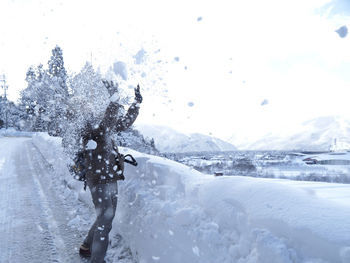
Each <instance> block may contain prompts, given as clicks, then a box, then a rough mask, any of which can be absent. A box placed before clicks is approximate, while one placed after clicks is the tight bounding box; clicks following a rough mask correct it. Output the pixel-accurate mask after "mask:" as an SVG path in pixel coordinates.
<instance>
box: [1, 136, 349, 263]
mask: <svg viewBox="0 0 350 263" xmlns="http://www.w3.org/2000/svg"><path fill="white" fill-rule="evenodd" d="M9 140H11V141H9ZM18 140H21V139H18V138H11V139H9V138H0V143H7V145H10V147H12V148H17V149H19V150H20V149H21V147H23V146H22V143H21V142H20V141H18ZM27 140H29V141H28V143H32V142H33V144H34V145H35V146H34V148H35V149H36V150H39V151H40V153H41V156H42V157H43V159H46V160H47V161H48V163H47V167H51V168H48V170H45V171H46V172H42V174H40V171H39V170H37V172H38V173H39V174H38V178H47V179H48V181H49V182H50V184H48V185H50V186H51V187H50V188H51V189H53V190H54V192H55V193H56V194H58V196H59V197H60V200H61V202H62V203H64V208H65V209H66V211H65V212H66V213H67V215H68V216H67V217H68V219H67V220H68V223H67V224H68V226H69V227H70V228H71V229H73V230H74V231H77V232H78V233H81V235H82V236H83V235H84V234H85V231H86V230H87V229H88V227H89V224H90V223H91V222H92V220H93V219H94V218H93V217H94V215H93V209H92V203H91V201H90V196H89V193H88V191H86V192H85V191H84V190H83V189H82V184H81V183H80V182H78V181H75V180H74V179H72V178H71V176H70V175H69V174H68V171H67V168H66V167H65V163H66V161H67V160H66V159H65V157H64V155H63V154H62V149H61V147H60V140H59V139H58V138H52V137H49V136H48V135H46V134H37V135H35V136H33V139H32V140H31V139H27ZM33 151H34V150H33ZM122 151H124V152H128V153H132V154H133V155H134V157H136V159H137V161H138V163H139V165H138V166H137V167H132V166H127V167H126V172H125V175H126V180H125V181H122V182H120V183H119V201H118V208H117V216H116V218H115V220H114V225H113V229H112V233H111V236H112V242H111V247H110V249H109V252H108V258H107V259H108V262H125V263H131V262H140V263H146V262H166V263H172V262H174V263H175V262H176V263H178V262H189V263H192V262H200V263H213V262H218V263H225V262H239V263H253V262H254V263H274V262H275V263H289V262H298V263H299V262H301V263H325V262H329V263H337V262H339V263H345V262H350V221H349V220H348V219H349V218H350V185H345V184H331V183H320V182H318V183H315V182H299V181H289V180H280V179H262V178H251V177H241V176H230V177H228V176H227V177H226V176H223V177H214V176H211V175H205V174H202V173H199V172H197V171H195V170H193V169H191V168H189V167H187V166H184V165H182V164H179V163H176V162H173V161H170V160H168V159H165V158H161V157H155V156H151V155H146V154H141V153H138V152H135V151H132V150H129V149H126V148H124V149H122ZM33 154H34V152H33ZM6 158H7V159H6ZM9 158H10V156H8V157H7V156H2V159H3V160H4V162H11V159H9ZM43 162H44V161H43ZM10 167H11V165H10V166H2V167H1V169H2V173H0V176H1V177H2V178H1V179H0V180H1V181H2V184H3V182H6V180H9V179H8V176H6V177H4V176H3V174H4V171H5V172H6V173H7V174H11V169H9V168H10ZM12 167H13V166H12ZM49 170H50V172H48V171H49ZM48 185H43V187H44V188H45V187H49V186H48ZM2 191H8V190H7V188H2ZM2 202H3V201H2V200H0V203H2ZM5 208H6V206H5ZM5 211H6V210H5ZM5 213H6V212H5ZM2 220H5V219H4V217H2ZM58 222H61V221H58ZM1 226H2V225H1ZM72 233H74V232H73V231H72ZM78 245H79V244H77V246H78ZM1 251H2V250H0V255H1V254H2V253H3V252H1ZM14 252H15V251H14ZM0 258H1V257H0ZM28 262H35V261H28Z"/></svg>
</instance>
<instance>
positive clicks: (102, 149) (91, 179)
mask: <svg viewBox="0 0 350 263" xmlns="http://www.w3.org/2000/svg"><path fill="white" fill-rule="evenodd" d="M104 84H105V86H106V87H107V89H108V91H109V93H110V95H111V98H110V103H109V105H108V107H107V109H106V111H105V114H104V117H103V119H102V121H101V122H100V123H99V124H98V125H95V126H93V125H92V124H90V123H88V124H87V125H86V127H85V128H84V130H83V131H82V134H81V138H82V144H83V148H84V151H83V152H84V161H83V162H84V166H85V167H87V173H86V183H87V186H88V187H89V189H90V192H91V196H92V201H93V203H94V205H95V209H96V214H97V217H96V220H95V222H94V224H93V225H92V226H91V228H90V230H89V232H88V234H87V236H86V238H85V240H84V242H83V244H82V245H81V246H80V254H81V255H82V256H85V257H89V256H91V262H92V263H102V262H105V261H104V257H105V255H106V251H107V247H108V240H109V237H108V236H109V232H110V231H111V229H112V221H113V218H114V216H115V212H116V207H117V199H118V184H117V181H118V180H122V179H123V175H122V174H118V172H117V171H118V167H117V165H116V161H115V158H116V157H117V154H118V148H117V147H116V145H114V143H113V141H112V134H114V133H117V132H120V131H124V130H126V129H127V128H129V127H130V126H131V125H132V124H133V123H134V121H135V120H136V118H137V116H138V114H139V108H140V104H141V102H142V96H141V93H140V87H139V85H138V86H137V88H135V100H134V102H133V103H132V104H131V106H130V107H129V109H128V111H127V113H126V114H125V115H124V116H122V117H118V112H119V110H121V107H122V106H121V105H120V104H119V103H118V101H119V97H118V94H119V93H118V89H117V85H115V84H114V83H113V82H107V81H104Z"/></svg>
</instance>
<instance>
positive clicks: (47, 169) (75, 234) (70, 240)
mask: <svg viewBox="0 0 350 263" xmlns="http://www.w3.org/2000/svg"><path fill="white" fill-rule="evenodd" d="M27 147H28V148H29V149H30V151H31V162H32V166H34V167H35V169H36V171H37V172H38V176H36V179H37V182H38V183H39V184H40V186H41V193H42V194H43V198H44V199H45V202H44V203H45V204H47V208H48V210H47V211H49V213H48V219H49V221H50V229H51V233H52V234H53V236H54V241H55V247H56V250H57V253H58V255H59V262H64V263H65V262H86V260H85V259H82V258H81V257H80V256H79V254H78V246H79V245H80V243H81V242H82V240H83V236H82V234H81V233H80V232H79V231H77V230H73V229H72V228H70V227H69V226H68V223H69V218H70V215H69V214H68V211H69V209H68V207H66V204H64V203H63V202H62V200H60V199H59V198H58V196H57V193H56V192H55V189H53V185H52V181H51V180H52V179H51V178H49V177H50V176H51V177H54V176H57V175H56V174H55V173H54V171H53V167H52V165H51V164H49V163H48V162H47V160H46V159H45V157H44V156H43V154H42V153H41V152H40V151H39V149H38V148H37V147H36V146H35V145H33V143H31V144H30V145H29V144H28V146H27ZM28 152H29V151H28Z"/></svg>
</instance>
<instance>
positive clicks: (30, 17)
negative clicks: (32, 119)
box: [0, 0, 350, 140]
mask: <svg viewBox="0 0 350 263" xmlns="http://www.w3.org/2000/svg"><path fill="white" fill-rule="evenodd" d="M0 10H1V16H0V34H1V39H0V73H4V74H6V76H7V78H8V84H9V85H10V87H9V94H10V96H9V97H10V99H12V100H15V99H17V98H18V96H19V91H20V90H21V89H23V88H25V84H26V83H25V81H24V78H25V73H26V71H27V69H28V68H29V66H31V65H33V66H37V65H38V64H39V63H42V64H44V65H46V63H47V61H48V59H49V58H50V55H51V49H52V48H54V46H55V45H59V46H60V47H61V48H62V49H63V54H64V59H65V66H66V68H67V69H68V70H69V71H70V72H71V73H73V72H78V71H79V70H80V69H81V67H82V66H83V65H84V64H85V62H86V61H92V64H93V66H94V67H95V68H98V67H99V68H100V69H101V71H102V72H106V71H107V70H108V68H109V67H111V66H112V65H113V63H114V62H115V61H124V62H126V63H127V67H128V71H129V74H128V79H127V80H126V81H125V83H124V85H136V84H137V83H140V84H141V86H142V91H143V94H144V104H143V106H142V110H141V115H140V117H139V119H138V122H143V123H155V124H162V125H168V126H171V127H173V128H175V129H177V130H179V131H183V132H200V133H204V134H212V135H215V136H218V137H221V138H227V137H230V136H231V135H233V134H234V135H235V136H236V138H238V139H242V140H243V139H250V140H253V139H255V138H258V137H259V136H261V135H263V134H265V133H267V132H269V131H280V132H285V131H289V130H292V129H293V127H294V126H295V125H296V124H297V123H300V122H302V121H303V120H306V119H310V118H315V117H318V116H324V115H333V114H335V115H344V116H349V117H350V107H349V96H348V94H350V93H349V87H350V85H349V84H350V74H349V73H348V72H349V69H350V52H349V47H350V43H349V41H350V40H349V37H346V38H341V37H339V35H338V34H337V33H336V32H335V30H336V29H338V28H339V27H340V26H343V25H348V26H350V23H349V20H348V19H349V16H350V4H349V2H348V1H347V0H334V1H331V0H285V1H281V0H266V1H260V0H227V1H224V0H215V1H207V0H205V1H203V0H202V1H189V0H180V1H167V0H158V1H157V0H148V1H144V0H128V1H120V0H96V1H94V0H91V1H88V0H57V1H56V0H50V1H44V0H41V1H39V0H1V2H0ZM141 49H143V50H144V51H145V52H146V56H145V61H144V63H143V64H142V65H135V63H134V61H135V58H134V57H133V56H135V54H136V53H137V52H138V51H139V50H141ZM142 73H143V74H142Z"/></svg>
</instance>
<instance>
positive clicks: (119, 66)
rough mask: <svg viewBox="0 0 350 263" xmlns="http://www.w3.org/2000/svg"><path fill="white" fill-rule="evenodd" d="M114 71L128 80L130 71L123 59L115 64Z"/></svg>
mask: <svg viewBox="0 0 350 263" xmlns="http://www.w3.org/2000/svg"><path fill="white" fill-rule="evenodd" d="M113 71H114V73H115V74H116V75H117V76H118V75H119V76H121V77H122V79H123V80H127V78H128V72H127V69H126V64H125V63H124V62H122V61H117V62H115V63H114V64H113Z"/></svg>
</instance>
